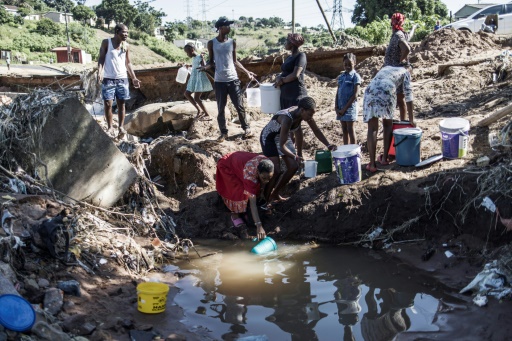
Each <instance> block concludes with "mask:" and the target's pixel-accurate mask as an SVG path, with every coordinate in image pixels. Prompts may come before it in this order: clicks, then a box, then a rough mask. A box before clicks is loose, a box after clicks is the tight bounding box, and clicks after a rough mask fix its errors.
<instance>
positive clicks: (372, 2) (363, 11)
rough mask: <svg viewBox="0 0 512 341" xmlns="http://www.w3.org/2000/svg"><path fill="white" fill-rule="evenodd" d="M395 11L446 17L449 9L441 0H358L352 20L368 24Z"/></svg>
mask: <svg viewBox="0 0 512 341" xmlns="http://www.w3.org/2000/svg"><path fill="white" fill-rule="evenodd" d="M395 12H400V13H404V14H406V15H412V14H415V15H416V14H419V15H432V14H435V15H439V16H440V17H443V18H444V17H446V15H447V14H448V9H447V8H446V5H445V4H444V3H442V2H441V1H440V0H394V1H382V0H356V5H355V6H354V12H353V14H352V22H353V23H354V24H356V25H361V26H366V25H367V24H368V23H370V22H372V21H374V20H377V19H378V18H386V17H390V16H391V15H392V14H393V13H395ZM417 12H419V13H417Z"/></svg>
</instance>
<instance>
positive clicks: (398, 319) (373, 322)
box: [361, 288, 415, 341]
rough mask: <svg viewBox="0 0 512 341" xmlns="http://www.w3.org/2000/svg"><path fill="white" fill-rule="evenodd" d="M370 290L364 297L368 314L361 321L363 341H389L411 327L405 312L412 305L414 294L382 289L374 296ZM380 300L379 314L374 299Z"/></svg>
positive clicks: (372, 290)
mask: <svg viewBox="0 0 512 341" xmlns="http://www.w3.org/2000/svg"><path fill="white" fill-rule="evenodd" d="M374 292H375V289H374V288H370V290H368V293H367V294H366V295H365V300H366V304H367V306H368V312H367V313H366V314H364V316H363V320H362V321H361V331H362V333H363V338H364V339H365V341H391V340H393V339H394V338H395V336H396V335H397V334H398V333H400V332H403V331H406V330H408V329H409V328H410V326H411V320H410V319H409V316H408V315H407V312H406V311H405V308H410V307H412V306H413V305H414V296H415V295H414V294H410V293H401V292H397V291H395V290H394V289H392V288H389V289H383V290H381V291H380V293H379V294H377V295H375V293H374ZM379 296H380V298H381V299H382V303H381V304H380V308H381V310H380V313H378V312H377V311H378V309H377V301H376V300H375V298H376V297H377V298H379Z"/></svg>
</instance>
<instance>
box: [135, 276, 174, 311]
mask: <svg viewBox="0 0 512 341" xmlns="http://www.w3.org/2000/svg"><path fill="white" fill-rule="evenodd" d="M168 292H169V286H168V285H167V284H164V283H156V282H145V283H140V284H139V285H137V309H138V310H139V311H140V312H141V313H146V314H158V313H162V312H164V311H165V304H166V302H167V293H168Z"/></svg>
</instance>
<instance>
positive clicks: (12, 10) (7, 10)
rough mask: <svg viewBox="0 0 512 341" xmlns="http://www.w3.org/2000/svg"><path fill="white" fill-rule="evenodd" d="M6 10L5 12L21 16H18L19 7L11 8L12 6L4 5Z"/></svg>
mask: <svg viewBox="0 0 512 341" xmlns="http://www.w3.org/2000/svg"><path fill="white" fill-rule="evenodd" d="M2 6H4V8H5V11H6V12H7V13H9V14H12V15H19V14H18V6H11V5H2Z"/></svg>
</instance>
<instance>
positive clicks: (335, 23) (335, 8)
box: [331, 0, 345, 31]
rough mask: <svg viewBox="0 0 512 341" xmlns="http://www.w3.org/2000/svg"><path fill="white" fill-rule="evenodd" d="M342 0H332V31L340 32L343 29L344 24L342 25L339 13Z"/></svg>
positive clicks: (341, 8)
mask: <svg viewBox="0 0 512 341" xmlns="http://www.w3.org/2000/svg"><path fill="white" fill-rule="evenodd" d="M341 2H342V0H333V4H332V9H331V10H332V19H331V29H332V30H333V31H336V30H342V29H344V28H345V24H344V23H343V15H342V14H341V12H342V11H343V6H342V3H341Z"/></svg>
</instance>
